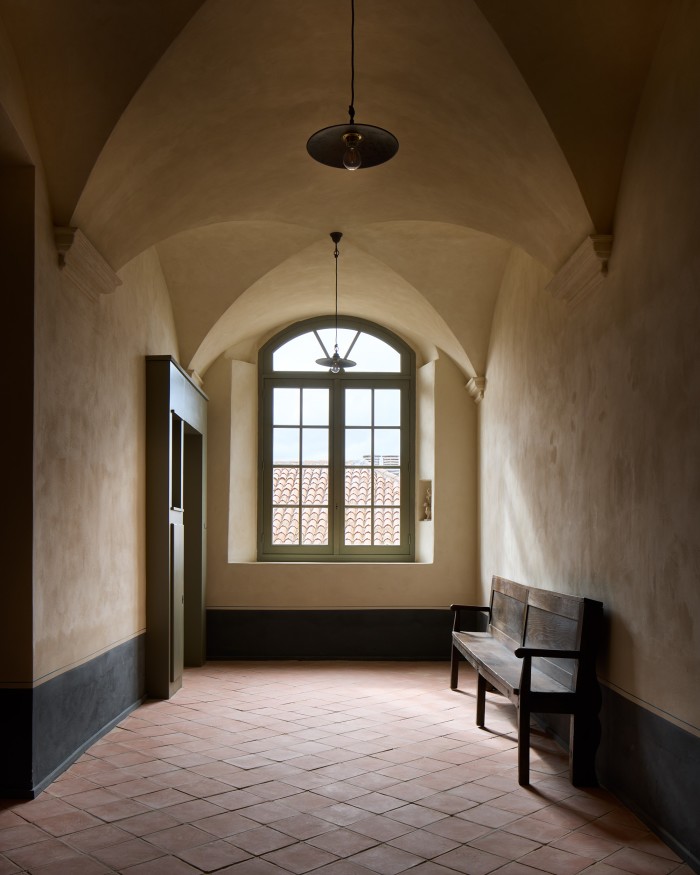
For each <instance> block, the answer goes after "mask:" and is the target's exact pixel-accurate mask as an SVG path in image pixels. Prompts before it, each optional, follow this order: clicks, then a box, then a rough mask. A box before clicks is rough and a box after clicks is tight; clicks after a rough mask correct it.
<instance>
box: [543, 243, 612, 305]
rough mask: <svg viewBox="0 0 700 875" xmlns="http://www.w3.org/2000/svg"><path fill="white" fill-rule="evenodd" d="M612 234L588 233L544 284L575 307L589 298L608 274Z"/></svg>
mask: <svg viewBox="0 0 700 875" xmlns="http://www.w3.org/2000/svg"><path fill="white" fill-rule="evenodd" d="M612 244H613V238H612V235H611V234H591V235H590V236H589V237H586V238H585V239H584V240H583V242H582V243H581V244H580V246H578V247H577V249H575V250H574V252H573V253H572V254H571V256H570V257H569V258H568V259H567V260H566V261H565V262H564V264H563V265H562V266H561V267H560V268H559V270H558V271H557V272H556V273H555V274H554V276H553V277H552V279H551V280H550V281H549V283H548V284H547V289H548V291H549V292H550V294H551V295H552V297H553V298H557V299H558V300H561V301H564V302H565V303H567V304H569V306H575V305H576V304H579V303H580V302H581V301H583V300H584V299H585V298H587V297H589V296H590V295H591V294H592V293H593V292H594V291H595V290H596V289H597V288H598V287H599V286H600V285H602V283H603V281H604V280H605V277H606V276H607V275H608V261H609V260H610V254H611V252H612Z"/></svg>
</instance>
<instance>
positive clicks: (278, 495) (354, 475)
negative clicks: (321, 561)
mask: <svg viewBox="0 0 700 875" xmlns="http://www.w3.org/2000/svg"><path fill="white" fill-rule="evenodd" d="M301 478H302V482H301V496H302V500H301V503H302V505H303V507H302V509H301V520H300V519H299V510H298V508H297V507H296V506H294V507H280V506H278V505H286V504H289V505H298V504H299V469H298V468H294V467H282V466H280V467H276V468H274V469H273V475H272V503H273V505H274V507H273V512H272V531H273V543H275V544H299V543H300V540H299V535H300V531H301V543H302V544H318V545H322V544H327V543H328V510H327V504H328V468H321V467H307V468H302V475H301ZM371 478H372V470H371V469H370V468H347V469H346V471H345V504H346V510H345V527H344V528H345V543H346V544H351V545H353V546H371V544H372V513H373V512H374V543H375V544H378V545H385V546H386V545H398V544H399V543H400V537H401V525H400V523H401V520H400V510H399V505H400V503H401V483H400V477H399V471H398V469H392V468H390V469H382V468H379V469H375V470H374V486H375V503H376V504H377V505H384V506H383V507H376V506H375V508H374V511H373V510H372V508H371V507H370V506H369V505H370V503H371V500H372V491H371V488H370V487H371V483H372V479H371Z"/></svg>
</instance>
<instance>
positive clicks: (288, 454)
mask: <svg viewBox="0 0 700 875" xmlns="http://www.w3.org/2000/svg"><path fill="white" fill-rule="evenodd" d="M272 461H273V463H274V464H275V465H298V464H299V429H298V428H273V429H272Z"/></svg>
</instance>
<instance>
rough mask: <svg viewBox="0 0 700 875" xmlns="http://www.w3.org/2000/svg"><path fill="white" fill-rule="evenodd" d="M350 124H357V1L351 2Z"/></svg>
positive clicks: (351, 0)
mask: <svg viewBox="0 0 700 875" xmlns="http://www.w3.org/2000/svg"><path fill="white" fill-rule="evenodd" d="M350 10H351V23H350V106H349V107H348V112H349V113H350V124H351V125H354V124H355V0H350Z"/></svg>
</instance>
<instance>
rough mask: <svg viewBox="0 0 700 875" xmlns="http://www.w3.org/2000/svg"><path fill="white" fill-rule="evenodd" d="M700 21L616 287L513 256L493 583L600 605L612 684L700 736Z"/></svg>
mask: <svg viewBox="0 0 700 875" xmlns="http://www.w3.org/2000/svg"><path fill="white" fill-rule="evenodd" d="M698 32H700V7H699V6H698V5H697V4H693V3H680V4H678V5H677V6H676V7H675V9H674V14H673V15H672V17H671V20H670V21H669V25H668V28H667V31H666V33H665V35H664V37H663V38H662V42H661V46H660V50H659V54H658V56H657V58H656V60H655V64H654V67H653V69H652V73H651V76H650V80H649V82H648V84H647V88H646V92H645V96H644V99H643V101H642V104H641V106H640V110H639V115H638V118H637V125H636V130H635V134H634V137H633V140H632V143H631V147H630V151H629V154H628V158H627V163H626V168H625V175H624V179H623V186H622V192H621V197H620V201H619V203H618V210H617V217H616V225H615V245H614V250H613V256H612V260H611V265H610V275H609V277H608V278H607V280H606V281H605V284H604V286H603V287H602V289H600V290H598V291H597V292H596V293H595V294H594V296H593V297H592V298H590V299H588V300H587V301H585V302H583V303H582V304H580V305H579V306H578V307H577V308H575V309H568V308H567V307H566V306H565V305H564V304H561V303H558V302H555V301H554V300H552V299H551V297H550V295H549V294H548V293H547V292H546V291H545V290H544V288H543V286H544V284H545V282H546V281H547V278H548V277H547V274H546V272H544V271H543V269H542V268H540V267H538V266H537V265H536V264H535V263H534V262H533V261H531V260H530V259H529V258H528V257H527V256H525V255H524V254H522V253H520V254H515V255H513V256H512V258H511V261H510V264H509V268H508V270H507V273H506V278H505V280H504V284H503V287H502V290H501V295H500V299H499V302H498V305H497V309H496V314H495V318H494V328H493V338H492V343H491V348H490V353H489V360H488V368H487V378H488V388H487V391H486V397H485V399H484V401H483V403H482V408H481V417H482V418H481V430H480V445H481V464H480V477H481V490H482V491H481V514H482V536H481V540H482V563H481V587H482V593H483V594H485V593H486V591H487V589H488V584H489V580H490V576H491V575H492V574H493V573H498V574H502V575H505V576H509V577H513V578H515V579H516V580H521V581H523V582H527V583H532V584H537V585H539V586H543V587H545V588H548V589H560V590H564V591H569V592H573V593H576V594H577V595H588V596H592V597H594V598H598V599H601V600H602V601H603V602H604V605H605V612H606V617H607V624H608V641H607V644H606V647H605V649H604V653H603V654H602V658H601V661H600V668H599V674H600V676H601V678H602V679H603V681H604V682H606V683H608V684H610V685H611V686H612V687H613V688H614V689H616V690H618V691H619V692H621V693H622V694H623V695H625V696H627V697H629V698H631V699H633V700H635V701H637V702H639V703H640V704H642V705H643V706H645V707H647V708H649V709H651V710H653V711H655V712H657V713H660V714H661V715H662V716H665V717H666V718H670V719H671V720H673V721H674V722H676V723H677V724H679V725H681V726H683V727H684V728H686V729H688V730H689V731H692V732H696V733H700V699H699V698H698V697H697V696H696V695H693V694H692V692H691V691H690V689H691V688H689V686H688V684H689V680H691V679H697V677H698V676H699V675H700V587H699V586H698V581H699V580H700V540H699V539H698V522H699V521H700V519H699V518H700V514H699V509H700V508H699V500H700V465H699V462H698V447H700V417H699V416H698V401H699V399H700V356H699V355H698V340H697V338H698V329H699V328H700V304H699V296H698V288H700V256H699V254H698V253H699V250H698V241H697V233H698V228H700V208H699V205H700V172H699V171H698V162H697V143H698V142H699V141H700V116H699V115H698V113H697V111H696V108H697V106H698V105H700V63H699V61H698V56H697V52H696V47H695V45H694V35H696V34H697V33H698Z"/></svg>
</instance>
